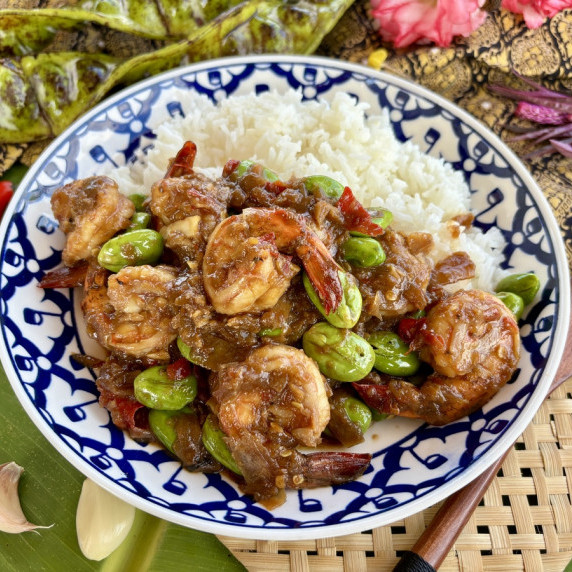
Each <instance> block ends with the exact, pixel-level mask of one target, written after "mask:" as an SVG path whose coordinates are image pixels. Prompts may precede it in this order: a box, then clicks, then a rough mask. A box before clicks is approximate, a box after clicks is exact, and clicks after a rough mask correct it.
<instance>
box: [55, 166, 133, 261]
mask: <svg viewBox="0 0 572 572" xmlns="http://www.w3.org/2000/svg"><path fill="white" fill-rule="evenodd" d="M51 204H52V211H53V213H54V216H55V217H56V219H57V220H58V222H59V224H60V228H61V229H62V231H63V232H64V233H65V234H66V235H67V240H66V245H65V248H64V251H63V253H62V260H63V262H64V264H65V265H66V266H73V265H74V264H76V263H77V262H79V261H80V260H87V259H88V258H90V257H93V256H95V255H97V251H98V250H99V247H100V246H101V245H102V244H104V243H105V242H106V241H107V240H108V239H110V238H111V237H112V236H113V235H114V234H115V233H116V232H118V231H120V230H122V229H124V228H126V227H127V226H128V225H129V222H130V220H131V217H132V216H133V213H134V212H135V206H134V205H133V203H132V202H131V201H130V200H129V199H128V198H127V197H125V196H123V195H122V194H121V193H120V192H119V189H118V187H117V183H115V181H113V180H112V179H110V178H109V177H90V178H88V179H82V180H79V181H74V182H73V183H69V184H68V185H65V186H63V187H61V188H60V189H58V190H57V191H55V192H54V194H53V195H52V199H51Z"/></svg>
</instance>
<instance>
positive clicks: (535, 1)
mask: <svg viewBox="0 0 572 572" xmlns="http://www.w3.org/2000/svg"><path fill="white" fill-rule="evenodd" d="M501 7H502V8H504V9H505V10H508V11H510V12H513V13H515V14H522V15H523V16H524V21H525V22H526V25H527V26H528V27H529V28H538V26H540V25H541V24H542V23H543V22H544V20H546V18H552V16H554V15H555V14H557V13H558V12H560V10H564V9H565V8H572V0H502V4H501Z"/></svg>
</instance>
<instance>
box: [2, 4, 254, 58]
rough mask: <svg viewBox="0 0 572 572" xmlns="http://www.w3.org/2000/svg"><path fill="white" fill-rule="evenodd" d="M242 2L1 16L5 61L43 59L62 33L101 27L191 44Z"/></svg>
mask: <svg viewBox="0 0 572 572" xmlns="http://www.w3.org/2000/svg"><path fill="white" fill-rule="evenodd" d="M241 3H242V4H248V3H244V2H241V1H240V0H230V1H228V2H223V1H221V0H215V1H211V0H209V1H208V2H201V1H199V0H155V1H151V2H149V1H148V0H123V1H122V2H117V0H84V1H83V2H80V3H79V4H77V5H74V6H69V7H63V8H43V9H37V10H16V9H14V10H0V56H25V55H32V54H37V53H39V52H40V51H41V50H44V49H46V48H47V46H49V44H50V43H51V42H52V40H53V38H54V36H55V34H56V32H58V31H62V30H63V31H70V30H81V29H83V28H85V25H86V24H95V25H98V26H102V27H105V28H109V29H112V30H116V31H118V32H124V33H127V34H133V35H136V36H141V37H143V38H148V39H153V40H166V41H177V40H181V39H184V38H190V37H191V36H192V34H193V33H194V32H196V31H197V30H198V29H199V28H200V27H201V26H203V25H204V24H206V23H208V22H210V21H212V20H214V19H215V18H217V17H218V16H220V15H221V14H223V13H224V12H225V11H227V10H229V9H231V8H232V7H234V6H236V5H239V4H241Z"/></svg>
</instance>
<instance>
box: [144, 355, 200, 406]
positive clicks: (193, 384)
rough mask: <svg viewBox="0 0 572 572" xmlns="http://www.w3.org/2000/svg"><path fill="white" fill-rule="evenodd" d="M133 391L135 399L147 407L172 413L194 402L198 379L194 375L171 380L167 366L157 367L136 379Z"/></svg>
mask: <svg viewBox="0 0 572 572" xmlns="http://www.w3.org/2000/svg"><path fill="white" fill-rule="evenodd" d="M133 389H134V392H135V398H136V399H137V401H139V403H142V404H143V405H145V407H149V408H150V409H166V410H171V411H172V410H176V409H182V408H183V407H184V406H185V405H187V404H188V403H191V401H193V399H194V398H195V397H196V395H197V379H196V377H195V376H194V375H189V376H187V377H184V378H183V379H171V378H170V377H169V375H168V374H167V366H164V365H155V366H153V367H150V368H147V369H146V370H144V371H142V372H141V373H140V374H139V375H138V376H137V377H136V378H135V380H134V382H133Z"/></svg>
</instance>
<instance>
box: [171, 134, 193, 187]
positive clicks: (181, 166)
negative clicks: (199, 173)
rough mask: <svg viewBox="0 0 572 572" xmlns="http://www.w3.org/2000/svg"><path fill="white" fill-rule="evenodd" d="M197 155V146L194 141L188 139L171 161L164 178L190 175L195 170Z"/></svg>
mask: <svg viewBox="0 0 572 572" xmlns="http://www.w3.org/2000/svg"><path fill="white" fill-rule="evenodd" d="M196 156H197V146H196V145H195V144H194V143H193V142H192V141H186V142H185V143H184V145H183V146H182V147H181V149H180V150H179V152H178V153H177V155H176V157H175V158H174V159H173V161H172V162H171V163H170V165H169V168H168V169H167V172H166V173H165V177H164V178H165V179H170V178H171V177H182V176H184V175H190V174H191V173H192V172H193V165H194V163H195V157H196Z"/></svg>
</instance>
